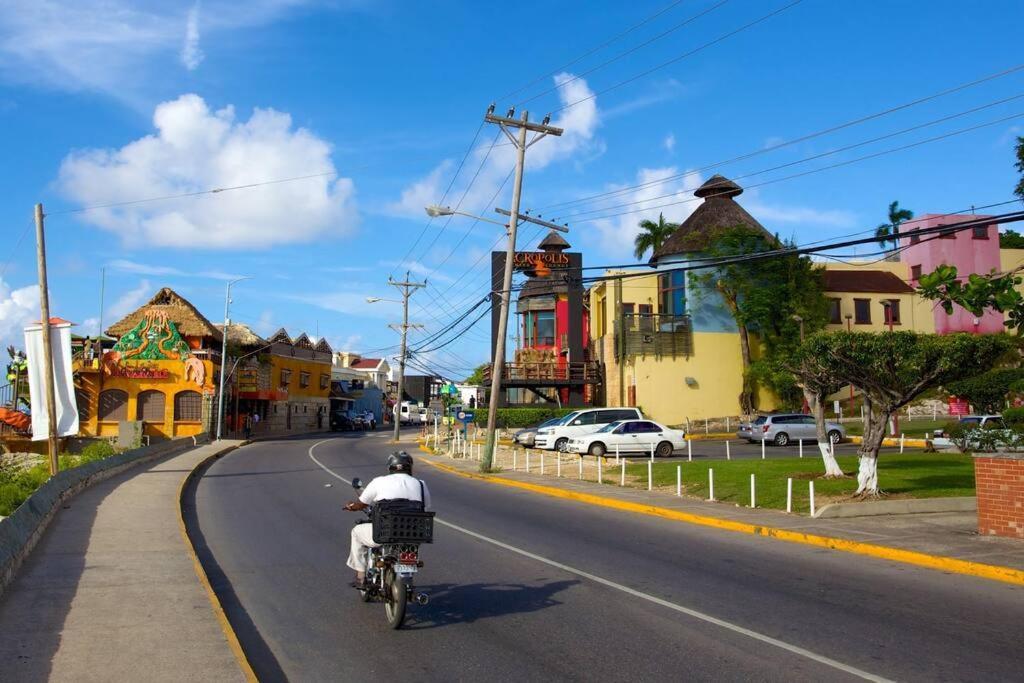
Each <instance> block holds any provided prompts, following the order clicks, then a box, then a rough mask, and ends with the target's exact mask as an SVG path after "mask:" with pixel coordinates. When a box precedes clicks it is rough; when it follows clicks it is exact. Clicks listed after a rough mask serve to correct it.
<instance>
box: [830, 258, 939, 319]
mask: <svg viewBox="0 0 1024 683" xmlns="http://www.w3.org/2000/svg"><path fill="white" fill-rule="evenodd" d="M907 278H909V273H908V272H907V267H906V265H905V264H903V263H899V262H882V263H871V264H865V265H861V264H857V263H849V264H847V263H836V264H833V263H828V264H826V265H825V292H826V296H827V297H828V300H829V324H828V327H827V329H830V330H850V331H854V332H882V331H884V330H888V329H889V321H890V318H891V319H892V329H894V330H911V331H913V332H927V333H934V332H935V313H934V310H935V302H934V301H931V300H929V299H925V298H924V297H922V296H921V295H919V294H917V293H916V291H915V290H914V288H913V287H911V286H910V285H909V284H907Z"/></svg>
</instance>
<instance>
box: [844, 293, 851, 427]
mask: <svg viewBox="0 0 1024 683" xmlns="http://www.w3.org/2000/svg"><path fill="white" fill-rule="evenodd" d="M843 317H845V318H846V331H847V332H853V316H852V315H850V314H849V313H847V314H846V315H845V316H843ZM850 417H853V383H852V382H851V383H850Z"/></svg>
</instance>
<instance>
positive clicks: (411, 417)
mask: <svg viewBox="0 0 1024 683" xmlns="http://www.w3.org/2000/svg"><path fill="white" fill-rule="evenodd" d="M420 410H423V408H420V407H419V406H417V405H416V404H415V403H410V402H409V401H405V402H403V403H402V405H401V406H400V407H399V409H398V411H399V412H398V421H399V422H400V423H401V424H413V423H414V422H415V423H417V424H419V422H420Z"/></svg>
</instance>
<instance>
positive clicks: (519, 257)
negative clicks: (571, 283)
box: [512, 251, 569, 270]
mask: <svg viewBox="0 0 1024 683" xmlns="http://www.w3.org/2000/svg"><path fill="white" fill-rule="evenodd" d="M512 265H513V266H514V267H515V269H516V270H537V269H540V270H544V269H545V268H568V267H569V254H563V253H561V252H558V251H517V252H516V255H515V257H513V259H512Z"/></svg>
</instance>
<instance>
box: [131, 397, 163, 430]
mask: <svg viewBox="0 0 1024 683" xmlns="http://www.w3.org/2000/svg"><path fill="white" fill-rule="evenodd" d="M135 419H136V420H142V421H143V422H163V421H164V392H162V391H156V390H153V389H151V390H149V391H142V392H139V398H138V401H137V405H136V406H135Z"/></svg>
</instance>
